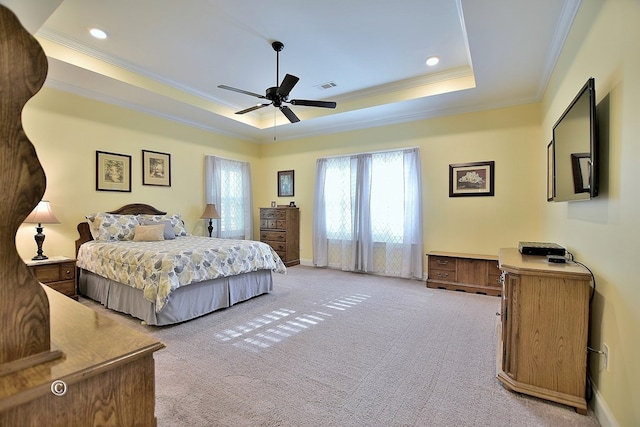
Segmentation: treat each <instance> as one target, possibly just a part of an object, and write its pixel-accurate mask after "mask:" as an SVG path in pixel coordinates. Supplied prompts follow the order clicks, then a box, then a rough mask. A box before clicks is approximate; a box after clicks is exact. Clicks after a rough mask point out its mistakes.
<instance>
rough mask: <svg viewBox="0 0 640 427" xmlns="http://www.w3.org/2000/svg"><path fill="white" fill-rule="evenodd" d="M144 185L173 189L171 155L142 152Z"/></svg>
mask: <svg viewBox="0 0 640 427" xmlns="http://www.w3.org/2000/svg"><path fill="white" fill-rule="evenodd" d="M142 184H143V185H158V186H161V187H171V154H167V153H159V152H157V151H149V150H142Z"/></svg>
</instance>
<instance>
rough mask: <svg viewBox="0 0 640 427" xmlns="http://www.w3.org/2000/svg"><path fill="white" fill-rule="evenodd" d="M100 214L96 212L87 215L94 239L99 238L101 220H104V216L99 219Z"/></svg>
mask: <svg viewBox="0 0 640 427" xmlns="http://www.w3.org/2000/svg"><path fill="white" fill-rule="evenodd" d="M98 215H100V214H99V213H94V214H90V215H87V216H85V218H86V219H87V223H88V224H89V231H90V232H91V237H93V239H94V240H95V239H97V238H98V227H99V226H100V222H102V218H100V219H98Z"/></svg>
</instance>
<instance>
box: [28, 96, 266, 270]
mask: <svg viewBox="0 0 640 427" xmlns="http://www.w3.org/2000/svg"><path fill="white" fill-rule="evenodd" d="M23 126H24V129H25V132H26V134H27V136H28V137H29V139H30V140H31V141H32V142H33V144H34V146H35V147H36V151H37V153H38V157H39V159H40V163H42V166H43V168H44V170H45V173H46V175H47V190H46V192H45V195H44V198H45V199H48V200H49V201H50V203H51V206H52V208H53V211H54V214H55V215H56V217H57V218H58V219H59V220H60V222H61V224H56V225H45V226H44V227H45V229H44V233H45V236H46V240H45V243H44V253H45V255H48V256H51V255H66V256H74V251H75V243H74V242H75V239H77V237H78V234H77V231H76V226H77V224H78V223H79V222H80V221H82V220H83V219H84V216H85V215H87V214H89V213H92V212H97V211H109V210H113V209H116V208H118V207H120V206H122V205H124V204H127V203H136V202H142V203H148V204H151V205H153V206H155V207H157V208H159V209H162V210H166V211H168V212H169V213H181V214H182V215H183V217H184V220H185V223H186V226H187V229H188V230H189V232H191V233H193V234H201V235H204V234H205V224H204V221H203V220H199V219H198V218H199V216H200V215H201V214H202V212H203V211H204V156H205V155H207V154H216V155H219V156H223V157H227V158H234V159H238V160H243V161H249V162H250V163H251V167H252V169H253V170H254V171H258V174H259V171H260V165H259V164H257V163H256V159H257V155H258V150H257V146H256V145H254V144H249V143H246V142H242V141H240V140H236V139H233V138H228V137H225V136H221V135H214V134H212V133H210V132H205V131H201V130H197V129H193V128H190V127H186V126H182V125H179V124H176V123H172V122H168V121H166V120H160V119H157V118H154V117H150V116H148V115H145V114H140V113H136V112H132V111H128V110H124V109H122V108H117V107H114V106H110V105H106V104H104V103H100V102H95V101H90V100H88V99H85V98H80V97H78V96H74V95H70V94H67V93H64V92H60V91H57V90H53V89H47V88H45V89H43V90H41V91H40V92H39V93H38V94H36V96H34V97H33V98H32V99H31V100H30V101H29V103H28V104H27V106H26V107H25V109H24V111H23ZM96 150H99V151H107V152H114V153H119V154H127V155H130V156H131V169H132V176H131V183H132V184H131V187H132V188H131V189H132V191H131V192H130V193H126V192H112V191H96V181H95V175H96V172H95V167H96ZM142 150H153V151H159V152H163V153H169V154H171V171H172V174H171V187H156V186H147V185H142ZM254 179H255V177H254ZM34 234H35V227H34V225H32V224H23V225H22V226H21V227H20V229H19V230H18V233H17V235H16V246H17V248H18V252H19V253H20V255H21V256H22V257H23V258H31V257H32V256H34V255H35V252H36V246H35V242H34V240H33V235H34Z"/></svg>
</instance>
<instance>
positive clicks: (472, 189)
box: [449, 161, 495, 197]
mask: <svg viewBox="0 0 640 427" xmlns="http://www.w3.org/2000/svg"><path fill="white" fill-rule="evenodd" d="M494 176H495V162H493V161H490V162H473V163H457V164H451V165H449V197H469V196H493V195H494Z"/></svg>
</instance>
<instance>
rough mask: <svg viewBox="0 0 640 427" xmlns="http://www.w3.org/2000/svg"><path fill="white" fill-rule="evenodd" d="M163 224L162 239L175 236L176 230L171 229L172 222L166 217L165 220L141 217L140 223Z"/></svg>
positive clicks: (169, 238)
mask: <svg viewBox="0 0 640 427" xmlns="http://www.w3.org/2000/svg"><path fill="white" fill-rule="evenodd" d="M157 224H164V240H171V239H175V238H176V232H175V231H173V224H171V221H169V220H168V219H167V220H165V221H151V220H149V219H143V220H142V225H157Z"/></svg>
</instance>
